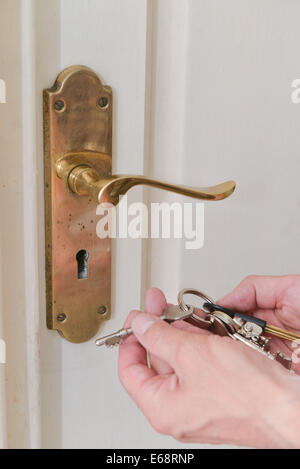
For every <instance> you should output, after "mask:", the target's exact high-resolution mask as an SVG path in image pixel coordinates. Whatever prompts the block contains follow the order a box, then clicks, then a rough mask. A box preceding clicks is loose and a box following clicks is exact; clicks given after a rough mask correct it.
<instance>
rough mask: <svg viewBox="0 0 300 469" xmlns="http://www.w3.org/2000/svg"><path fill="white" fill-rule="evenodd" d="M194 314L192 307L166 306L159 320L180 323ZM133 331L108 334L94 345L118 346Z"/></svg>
mask: <svg viewBox="0 0 300 469" xmlns="http://www.w3.org/2000/svg"><path fill="white" fill-rule="evenodd" d="M193 312H194V308H193V307H192V306H187V309H183V308H182V307H180V306H179V305H177V306H174V305H172V306H167V308H166V309H165V310H164V312H163V315H162V316H161V319H163V320H164V321H166V322H168V323H172V322H174V321H180V320H184V319H187V318H189V317H190V316H192V314H193ZM132 332H133V330H132V329H131V327H129V328H128V329H120V330H119V331H117V332H114V333H113V334H109V335H107V336H105V337H101V338H100V339H97V340H96V342H95V344H96V345H97V347H101V346H102V345H105V346H106V347H114V346H116V345H120V344H121V343H122V342H123V339H124V338H125V337H127V336H129V335H131V334H132Z"/></svg>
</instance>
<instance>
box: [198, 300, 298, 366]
mask: <svg viewBox="0 0 300 469" xmlns="http://www.w3.org/2000/svg"><path fill="white" fill-rule="evenodd" d="M204 307H205V308H207V309H209V310H211V311H213V312H212V313H211V314H212V322H213V328H212V331H213V332H214V333H216V334H218V335H228V336H229V337H231V338H232V339H234V340H238V341H240V342H242V343H244V344H245V345H247V346H248V347H251V348H252V349H254V350H256V351H257V352H260V353H262V354H263V355H265V356H266V357H268V358H270V359H271V360H276V361H278V362H279V363H281V365H283V366H284V367H285V368H287V369H288V370H291V366H292V360H291V358H289V357H287V356H285V355H283V354H282V353H281V352H279V351H278V352H276V353H272V352H271V351H270V350H269V342H270V339H267V338H266V337H264V336H263V335H262V334H263V332H264V330H266V329H265V328H266V322H265V321H263V320H261V319H259V318H255V317H253V316H248V315H247V314H240V313H233V312H232V311H230V310H226V308H222V307H221V306H218V305H215V304H209V305H207V304H205V305H204ZM227 311H228V312H227Z"/></svg>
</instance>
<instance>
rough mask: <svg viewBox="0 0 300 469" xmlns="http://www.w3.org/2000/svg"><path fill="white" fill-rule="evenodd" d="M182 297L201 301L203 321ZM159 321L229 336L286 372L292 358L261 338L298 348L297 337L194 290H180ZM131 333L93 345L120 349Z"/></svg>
mask: <svg viewBox="0 0 300 469" xmlns="http://www.w3.org/2000/svg"><path fill="white" fill-rule="evenodd" d="M185 295H195V296H197V297H200V298H202V299H203V300H204V304H203V306H202V308H203V311H202V312H204V317H203V315H201V314H200V313H198V311H197V312H196V311H195V308H194V307H193V306H191V305H188V304H186V303H185V301H184V296H185ZM161 319H163V320H164V321H166V322H168V323H172V322H174V321H182V320H183V321H186V322H188V323H190V324H192V325H193V326H196V327H200V328H201V329H208V330H210V331H211V332H213V333H215V334H218V335H221V336H229V337H230V338H231V339H233V340H238V341H240V342H242V343H244V344H245V345H247V346H249V347H251V348H252V349H253V350H256V351H257V352H260V353H262V354H263V355H265V356H266V357H268V358H269V359H271V360H276V361H278V362H279V363H281V364H282V365H283V366H284V367H285V368H287V369H288V370H290V369H291V366H292V360H291V358H289V357H287V356H285V355H283V354H282V353H281V352H280V351H278V352H276V353H273V352H271V351H270V338H267V337H265V336H264V335H263V334H264V333H268V334H270V335H273V336H276V337H280V338H282V339H286V340H290V341H293V342H298V343H299V344H300V335H297V334H295V333H293V332H289V331H286V330H284V329H280V328H278V327H275V326H272V325H270V324H267V323H266V321H264V320H262V319H259V318H256V317H255V316H249V315H247V314H243V313H238V312H234V311H231V310H229V309H227V308H223V307H222V306H219V305H217V304H216V303H215V302H214V301H213V300H212V299H211V298H210V297H209V296H207V295H205V294H204V293H202V292H200V291H198V290H194V289H184V290H181V291H180V292H179V294H178V304H177V305H176V306H167V307H166V309H165V310H164V312H163V315H162V316H161ZM132 332H133V331H132V329H131V328H128V329H120V330H119V331H117V332H115V333H113V334H110V335H108V336H105V337H102V338H100V339H98V340H96V345H97V346H98V347H101V346H102V345H106V346H107V347H113V346H116V345H119V344H121V343H122V341H123V339H124V338H125V337H127V336H129V335H130V334H132Z"/></svg>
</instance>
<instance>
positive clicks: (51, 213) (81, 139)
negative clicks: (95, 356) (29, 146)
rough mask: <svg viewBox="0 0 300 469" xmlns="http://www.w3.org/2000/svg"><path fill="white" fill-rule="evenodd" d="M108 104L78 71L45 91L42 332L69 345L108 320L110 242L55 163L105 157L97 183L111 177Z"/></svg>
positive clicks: (106, 95)
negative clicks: (93, 155)
mask: <svg viewBox="0 0 300 469" xmlns="http://www.w3.org/2000/svg"><path fill="white" fill-rule="evenodd" d="M112 104H113V102H112V90H111V88H110V87H108V86H104V85H103V84H102V81H101V79H100V78H99V77H98V75H97V74H96V73H94V72H93V71H92V70H91V69H89V68H87V67H83V66H73V67H69V68H67V69H66V70H64V71H63V72H62V73H60V75H59V76H58V77H57V79H56V81H55V84H54V86H53V87H52V88H50V89H47V90H44V158H45V161H44V164H45V224H46V283H47V326H48V328H49V329H55V330H57V331H58V332H59V333H60V334H61V335H62V336H63V337H64V338H65V339H67V340H69V341H70V342H74V343H81V342H85V341H88V340H90V339H91V338H93V337H94V336H95V335H96V334H97V332H98V331H99V327H100V325H101V323H102V322H103V321H104V320H107V319H109V318H110V296H111V241H110V239H109V238H106V239H100V238H98V236H97V234H96V224H97V218H96V205H95V203H94V202H93V201H92V200H91V199H90V198H89V197H81V196H78V195H76V194H74V193H72V192H71V191H70V190H69V189H68V188H67V187H66V185H65V183H64V182H63V180H62V179H59V178H58V177H57V174H56V169H55V163H56V161H57V160H58V159H59V158H61V157H63V156H64V155H66V154H70V153H73V154H80V155H81V156H82V157H84V155H85V152H86V155H87V158H88V157H90V155H91V152H95V153H97V154H102V155H103V158H102V160H101V161H100V163H99V166H98V167H97V170H98V172H99V174H100V176H109V175H111V170H112ZM87 253H88V260H87V261H86V258H87ZM77 256H78V259H79V260H77Z"/></svg>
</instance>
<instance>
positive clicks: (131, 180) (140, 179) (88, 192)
mask: <svg viewBox="0 0 300 469" xmlns="http://www.w3.org/2000/svg"><path fill="white" fill-rule="evenodd" d="M107 158H109V155H105V154H101V153H93V152H85V153H84V154H82V155H80V154H68V155H66V156H64V157H62V158H60V159H59V160H58V161H57V162H56V172H57V175H58V177H60V178H61V179H63V180H64V181H65V183H66V185H67V187H68V188H69V189H70V190H71V191H72V192H74V193H75V194H77V195H81V196H84V195H85V196H90V197H91V198H92V199H93V200H94V202H96V203H98V204H100V203H102V202H108V203H112V204H113V205H117V204H118V202H119V197H120V196H121V195H125V194H126V193H127V192H128V191H129V189H131V188H132V187H134V186H137V185H146V186H151V187H156V188H158V189H163V190H167V191H170V192H175V193H177V194H182V195H185V196H188V197H194V198H195V199H201V200H222V199H225V198H226V197H228V196H230V195H231V194H232V193H233V191H234V190H235V182H234V181H227V182H223V183H221V184H218V185H216V186H210V187H188V186H181V185H177V184H170V183H168V182H163V181H160V180H158V179H152V178H149V177H147V176H138V175H131V174H130V175H112V176H101V170H100V171H99V170H97V166H98V167H101V164H105V160H106V159H107Z"/></svg>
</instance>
